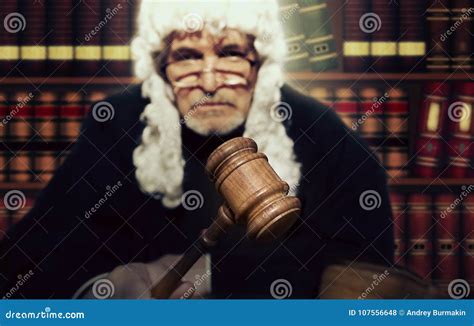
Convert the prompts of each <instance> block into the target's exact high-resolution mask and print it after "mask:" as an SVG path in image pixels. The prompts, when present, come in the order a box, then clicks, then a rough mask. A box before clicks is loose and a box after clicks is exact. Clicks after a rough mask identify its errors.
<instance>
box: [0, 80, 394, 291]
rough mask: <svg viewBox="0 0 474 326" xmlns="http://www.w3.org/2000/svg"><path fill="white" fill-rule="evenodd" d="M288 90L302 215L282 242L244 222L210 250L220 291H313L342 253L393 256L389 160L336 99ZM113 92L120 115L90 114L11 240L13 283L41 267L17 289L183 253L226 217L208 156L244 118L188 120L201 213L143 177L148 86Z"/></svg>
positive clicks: (3, 273)
mask: <svg viewBox="0 0 474 326" xmlns="http://www.w3.org/2000/svg"><path fill="white" fill-rule="evenodd" d="M281 100H282V101H283V102H286V103H288V104H289V105H290V106H291V108H292V117H291V119H290V120H288V121H285V127H286V130H287V133H288V135H289V136H290V137H291V138H292V139H293V141H294V143H295V146H294V151H295V154H296V156H297V160H298V161H299V162H301V163H302V175H303V177H302V179H301V180H300V185H299V188H298V197H299V198H300V199H301V202H302V208H303V209H302V216H301V218H300V219H299V221H298V222H297V223H296V224H295V225H294V227H293V228H292V229H291V230H290V231H289V233H288V235H287V236H285V237H284V238H282V239H280V240H277V241H275V242H273V243H271V244H259V243H254V242H252V241H250V240H248V239H247V238H245V233H244V231H245V230H244V228H243V227H236V228H235V229H234V230H233V231H232V232H230V233H229V234H228V235H227V236H226V237H225V238H224V239H222V241H221V242H220V243H219V244H218V245H217V246H216V247H215V248H213V249H212V250H211V251H210V253H211V258H212V288H213V296H214V297H216V298H271V293H270V285H271V284H272V282H273V281H275V280H277V279H286V280H288V281H289V282H290V283H291V285H292V288H293V290H292V296H291V297H292V298H311V297H315V296H316V295H317V293H318V286H319V281H320V274H321V270H322V268H323V266H325V265H326V264H328V263H330V262H331V261H334V260H348V261H354V260H357V261H370V262H376V263H380V264H385V265H388V264H391V263H392V259H393V257H392V256H393V236H392V222H391V218H392V217H391V210H390V203H389V197H388V193H387V185H386V176H385V172H384V169H383V167H382V165H381V163H380V162H379V161H378V160H377V159H376V157H375V156H374V155H373V153H372V152H371V151H370V150H369V148H368V146H367V145H366V144H365V142H364V141H363V140H361V139H360V138H359V137H358V136H357V135H355V134H354V133H353V132H352V131H350V130H349V129H348V128H347V127H345V126H344V124H343V123H342V121H341V120H340V119H339V117H338V116H337V115H336V114H335V113H334V112H333V111H332V110H331V109H328V108H326V107H324V106H323V105H322V104H320V103H318V102H317V101H315V100H314V99H312V98H310V97H307V96H304V95H302V94H300V93H298V92H296V91H295V90H293V89H291V88H290V87H288V86H285V87H283V88H282V99H281ZM106 101H108V102H110V103H111V104H112V105H113V107H114V108H115V116H114V117H113V119H112V120H110V121H107V122H97V121H96V120H94V119H93V117H92V115H91V114H90V115H89V116H88V117H87V118H86V120H85V122H84V123H83V126H82V129H81V135H80V137H79V139H78V141H77V143H76V144H75V145H74V147H73V150H72V152H71V153H70V155H69V156H68V158H67V159H66V161H65V162H64V164H63V165H62V166H61V167H60V168H59V169H58V171H57V172H56V173H55V175H54V177H53V179H52V180H51V181H50V183H49V184H48V186H47V187H46V188H45V189H44V190H43V191H42V192H41V193H40V195H39V197H38V199H37V200H36V203H35V205H34V207H33V208H32V209H31V211H30V212H29V213H28V214H27V215H26V217H25V218H23V219H22V220H21V221H20V222H19V223H18V224H17V225H15V226H14V227H13V228H11V229H10V230H9V232H8V233H7V235H6V237H5V239H4V240H3V241H2V242H1V244H0V258H1V260H0V289H1V291H2V292H1V293H6V292H8V291H10V289H11V288H12V287H14V286H15V284H16V282H17V280H18V275H25V274H27V273H28V272H29V271H30V270H31V271H32V273H33V275H32V276H31V277H30V278H29V279H28V281H26V282H24V284H23V285H21V287H19V289H18V291H15V294H14V297H18V298H22V297H23V298H50V297H53V298H68V297H71V296H72V295H73V293H74V292H75V291H76V290H77V289H78V288H79V287H80V286H81V285H82V284H83V283H84V282H86V281H87V280H88V279H90V278H92V277H94V276H95V275H98V274H100V273H104V272H108V271H111V270H112V269H114V268H115V267H116V266H118V265H122V264H126V263H129V262H149V261H152V260H155V259H157V258H159V257H160V256H161V255H164V254H168V253H181V252H183V251H184V250H186V249H187V248H188V247H189V246H190V245H191V244H192V243H193V242H194V241H195V240H196V238H197V237H198V235H199V233H200V231H201V230H202V229H204V228H206V227H207V226H208V225H209V224H210V223H211V221H212V219H213V218H214V217H215V214H216V211H217V208H218V207H219V205H220V203H221V201H222V200H221V198H220V197H219V195H217V194H216V191H215V189H214V187H213V185H212V184H211V183H210V181H209V180H208V178H207V176H206V174H205V171H204V165H205V162H206V159H207V157H208V155H209V154H210V152H211V151H212V150H213V149H214V148H215V147H216V146H218V145H219V144H221V143H222V142H223V141H224V140H227V139H230V138H233V137H236V136H240V135H242V134H243V126H242V127H241V128H238V129H237V130H235V131H234V132H233V133H232V134H231V135H227V136H225V137H216V136H212V137H208V138H205V137H202V136H199V135H197V134H196V133H194V132H193V131H191V130H190V129H188V128H186V127H185V126H183V128H182V137H183V155H184V158H185V160H186V166H185V177H184V186H183V191H188V190H197V191H199V192H200V193H201V194H202V196H203V198H204V203H203V206H202V207H201V208H198V209H196V210H193V211H189V210H185V209H183V207H182V206H179V207H178V208H176V209H172V210H170V209H166V208H164V207H163V206H162V204H161V202H160V201H159V200H157V199H156V198H153V197H151V196H149V195H146V194H144V193H142V192H141V191H140V189H139V188H138V184H137V181H136V179H135V176H134V173H135V167H134V165H133V162H132V152H133V150H134V149H135V148H136V146H137V145H138V144H139V143H140V137H141V134H142V131H143V128H144V124H143V122H141V121H140V120H139V116H140V113H141V112H142V111H143V109H144V107H145V105H146V104H147V103H148V100H146V99H143V98H142V97H141V89H140V86H134V87H132V88H130V91H129V92H127V93H124V94H118V95H113V96H111V97H109V98H108V99H106ZM269 118H270V117H269ZM209 138H210V139H209ZM108 187H109V188H108ZM111 187H112V188H111ZM366 190H374V191H376V192H377V193H378V194H379V195H380V198H381V202H380V203H379V204H380V206H379V207H377V208H375V209H373V210H365V209H363V207H361V205H360V202H359V198H360V195H361V194H362V193H363V192H364V191H366ZM107 191H109V194H110V192H113V194H112V195H110V196H107V194H106V192H107ZM92 208H93V209H92ZM93 211H95V212H93Z"/></svg>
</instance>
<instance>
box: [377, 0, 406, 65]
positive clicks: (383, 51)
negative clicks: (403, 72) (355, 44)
mask: <svg viewBox="0 0 474 326" xmlns="http://www.w3.org/2000/svg"><path fill="white" fill-rule="evenodd" d="M372 13H373V14H375V15H374V24H375V25H378V26H375V27H374V29H375V31H374V32H373V33H372V35H371V36H372V41H371V43H370V55H371V56H372V62H373V63H372V69H373V70H375V71H378V72H386V71H396V70H398V61H397V38H398V34H399V28H398V26H399V23H400V20H399V17H398V3H397V2H396V1H386V0H372Z"/></svg>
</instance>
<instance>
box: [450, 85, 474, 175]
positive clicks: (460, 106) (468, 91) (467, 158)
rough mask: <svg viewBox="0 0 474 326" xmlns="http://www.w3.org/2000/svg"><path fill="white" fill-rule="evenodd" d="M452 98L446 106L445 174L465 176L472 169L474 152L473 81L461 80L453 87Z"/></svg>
mask: <svg viewBox="0 0 474 326" xmlns="http://www.w3.org/2000/svg"><path fill="white" fill-rule="evenodd" d="M454 95H455V96H454V99H453V101H452V102H451V104H450V106H449V107H448V119H447V123H448V126H449V140H448V146H447V152H448V167H447V169H446V176H448V177H454V178H465V177H468V176H469V173H470V170H472V160H471V159H472V156H473V154H474V144H473V140H474V117H473V112H472V108H473V106H474V83H473V82H461V83H457V84H456V85H455V87H454Z"/></svg>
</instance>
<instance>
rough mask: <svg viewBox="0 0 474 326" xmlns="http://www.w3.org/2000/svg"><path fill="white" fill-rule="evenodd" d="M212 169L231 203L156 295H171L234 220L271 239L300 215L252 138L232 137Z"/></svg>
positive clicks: (216, 154) (259, 236) (157, 287)
mask: <svg viewBox="0 0 474 326" xmlns="http://www.w3.org/2000/svg"><path fill="white" fill-rule="evenodd" d="M206 170H207V172H208V174H209V176H210V179H211V180H212V181H213V182H214V183H215V185H216V189H217V191H218V192H219V193H220V194H221V195H222V196H223V197H224V199H225V203H224V204H223V205H222V206H221V207H220V208H219V210H218V213H217V217H216V219H215V220H214V222H213V223H212V224H211V226H210V227H209V228H207V229H206V230H204V232H203V233H202V234H201V237H200V238H199V240H198V241H197V242H196V243H195V244H194V245H193V246H192V247H191V248H190V249H188V250H187V251H186V252H185V253H184V255H183V256H182V258H181V259H180V260H179V261H178V262H177V263H176V264H175V265H174V266H172V267H171V268H170V269H169V271H168V272H167V273H166V274H165V276H164V277H163V278H162V279H161V280H160V281H159V282H158V283H157V284H156V285H155V286H154V287H153V288H152V290H151V294H152V297H154V298H156V299H167V298H169V297H170V295H171V293H173V291H174V290H175V289H176V288H177V286H178V285H179V283H180V282H181V279H182V277H183V276H184V275H185V274H186V273H187V272H188V270H189V269H190V268H191V267H192V266H193V265H194V264H195V263H196V261H197V260H198V259H199V258H200V257H201V256H202V254H203V253H204V252H205V251H206V249H207V248H210V247H212V246H214V245H215V244H216V243H217V241H218V240H219V238H220V237H221V236H222V235H223V234H224V233H226V231H227V230H228V229H229V228H230V227H231V226H232V225H234V224H244V225H246V226H247V235H248V236H249V238H250V239H256V240H259V241H270V240H272V239H275V238H277V237H279V236H281V235H282V234H284V233H285V232H286V231H288V229H289V228H290V227H291V226H292V225H293V223H294V222H295V221H296V219H297V218H298V216H299V213H300V207H301V204H300V201H299V199H298V198H296V197H292V196H287V194H288V190H289V187H288V184H287V183H286V182H284V181H282V180H281V179H280V177H279V176H278V175H277V174H276V173H275V171H274V170H273V169H272V167H271V166H270V164H269V163H268V160H267V157H266V156H265V154H263V153H259V152H258V151H257V144H256V143H255V142H254V141H253V140H252V139H250V138H244V137H238V138H234V139H231V140H229V141H227V142H225V143H224V144H222V145H221V146H219V147H218V148H217V149H215V150H214V151H213V152H212V153H211V155H210V156H209V158H208V160H207V164H206Z"/></svg>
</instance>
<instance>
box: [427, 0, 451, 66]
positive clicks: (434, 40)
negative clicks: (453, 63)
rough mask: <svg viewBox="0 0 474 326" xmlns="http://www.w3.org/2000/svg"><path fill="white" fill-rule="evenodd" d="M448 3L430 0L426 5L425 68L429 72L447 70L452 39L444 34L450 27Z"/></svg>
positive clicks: (444, 0) (446, 0)
mask: <svg viewBox="0 0 474 326" xmlns="http://www.w3.org/2000/svg"><path fill="white" fill-rule="evenodd" d="M449 2H450V0H430V1H429V4H428V9H427V11H426V20H427V24H428V33H427V46H428V48H427V49H426V51H427V54H428V58H427V60H426V68H427V69H428V70H429V71H433V72H435V71H436V72H437V71H448V70H449V66H450V60H449V48H450V46H449V43H450V42H451V39H452V38H451V37H450V36H449V35H447V34H446V32H447V31H448V30H449V29H450V27H451V19H450V17H451V12H450V9H449Z"/></svg>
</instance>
